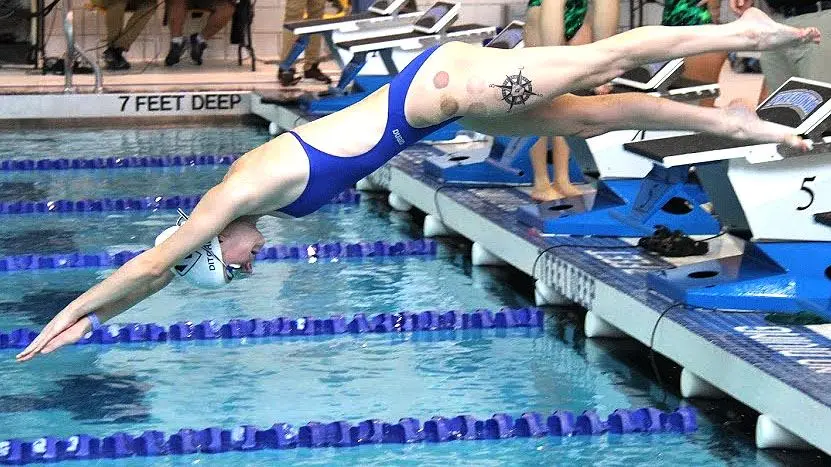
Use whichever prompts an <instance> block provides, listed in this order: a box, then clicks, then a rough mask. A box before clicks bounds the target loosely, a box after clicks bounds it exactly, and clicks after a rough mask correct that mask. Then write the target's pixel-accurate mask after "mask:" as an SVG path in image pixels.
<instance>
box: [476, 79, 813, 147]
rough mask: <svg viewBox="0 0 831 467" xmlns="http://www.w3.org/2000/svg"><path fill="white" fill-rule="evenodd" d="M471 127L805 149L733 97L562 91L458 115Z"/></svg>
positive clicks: (790, 132) (510, 132) (505, 132)
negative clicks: (524, 108)
mask: <svg viewBox="0 0 831 467" xmlns="http://www.w3.org/2000/svg"><path fill="white" fill-rule="evenodd" d="M461 123H462V125H464V126H465V127H468V128H470V129H472V130H475V131H478V132H481V133H486V134H495V135H529V134H532V135H539V136H567V135H575V136H582V137H584V138H588V137H591V136H596V135H600V134H603V133H606V132H609V131H614V130H682V131H695V132H701V133H710V134H714V135H719V136H726V137H729V138H734V139H739V140H746V141H753V142H757V143H784V144H787V145H788V146H791V147H795V148H799V149H807V148H808V144H809V143H808V142H807V141H804V140H803V139H802V138H800V137H799V136H797V135H795V134H794V132H793V129H792V128H788V127H786V126H783V125H779V124H776V123H772V122H766V121H764V120H761V119H760V118H759V117H758V116H757V115H756V113H755V112H754V111H753V109H752V108H750V107H748V106H746V105H744V104H742V103H740V102H738V101H736V102H733V103H731V104H730V105H729V106H728V107H725V108H713V107H701V106H697V105H690V104H684V103H680V102H675V101H673V100H670V99H665V98H660V97H653V96H647V95H644V94H641V93H625V94H612V95H605V96H589V97H580V96H575V95H574V94H565V95H562V96H560V97H558V98H556V99H554V101H552V102H551V104H549V105H544V106H543V105H541V106H538V107H535V108H534V109H532V110H529V111H528V112H525V113H522V114H516V115H510V116H506V117H504V118H501V119H470V118H464V119H462V120H461Z"/></svg>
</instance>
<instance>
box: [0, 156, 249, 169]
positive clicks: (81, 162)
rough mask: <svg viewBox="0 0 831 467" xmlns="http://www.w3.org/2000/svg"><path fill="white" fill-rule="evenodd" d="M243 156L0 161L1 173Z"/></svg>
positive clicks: (224, 161) (211, 161)
mask: <svg viewBox="0 0 831 467" xmlns="http://www.w3.org/2000/svg"><path fill="white" fill-rule="evenodd" d="M240 157H242V154H240V153H236V154H226V155H212V154H194V155H188V156H181V155H180V156H176V155H174V156H124V157H114V156H113V157H79V158H66V157H61V158H55V159H45V158H40V159H8V160H3V161H0V172H17V171H34V170H37V171H46V170H92V169H132V168H156V167H193V166H217V165H219V166H221V165H231V164H233V163H234V161H236V160H237V159H239V158H240Z"/></svg>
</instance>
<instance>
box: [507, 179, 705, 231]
mask: <svg viewBox="0 0 831 467" xmlns="http://www.w3.org/2000/svg"><path fill="white" fill-rule="evenodd" d="M688 174H689V167H672V168H664V167H659V166H655V167H654V168H653V170H652V171H651V172H650V173H649V174H648V175H647V176H646V178H644V179H643V180H637V179H634V180H601V181H600V182H598V186H597V192H595V193H587V194H584V195H583V196H579V197H569V198H564V199H561V200H556V201H549V202H546V203H540V204H534V205H527V206H521V207H520V208H519V210H518V211H517V218H518V220H519V221H520V222H522V223H523V224H526V225H529V226H531V227H534V228H536V229H538V230H539V231H541V232H543V233H546V234H560V235H590V236H595V237H642V236H645V235H650V234H651V233H653V232H654V230H655V227H656V226H658V225H667V226H672V228H673V229H680V230H682V231H684V232H687V233H689V234H705V235H706V234H716V233H718V232H719V229H720V226H719V223H718V221H716V220H715V219H714V218H713V217H712V216H711V215H710V214H709V213H707V212H706V211H704V210H703V209H702V208H701V206H700V205H701V204H704V203H706V202H707V201H706V200H707V196H706V194H705V193H704V191H703V190H702V189H701V188H700V187H699V186H698V185H696V184H694V183H690V182H689V181H688Z"/></svg>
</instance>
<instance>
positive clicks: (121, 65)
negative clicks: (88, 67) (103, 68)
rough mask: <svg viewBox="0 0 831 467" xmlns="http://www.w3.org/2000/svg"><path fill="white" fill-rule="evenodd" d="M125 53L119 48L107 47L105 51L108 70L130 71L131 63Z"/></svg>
mask: <svg viewBox="0 0 831 467" xmlns="http://www.w3.org/2000/svg"><path fill="white" fill-rule="evenodd" d="M123 53H124V51H123V50H122V49H120V48H117V47H107V50H105V51H104V62H105V63H106V64H107V69H108V70H129V69H130V62H128V61H127V60H126V59H125V58H124V55H122V54H123Z"/></svg>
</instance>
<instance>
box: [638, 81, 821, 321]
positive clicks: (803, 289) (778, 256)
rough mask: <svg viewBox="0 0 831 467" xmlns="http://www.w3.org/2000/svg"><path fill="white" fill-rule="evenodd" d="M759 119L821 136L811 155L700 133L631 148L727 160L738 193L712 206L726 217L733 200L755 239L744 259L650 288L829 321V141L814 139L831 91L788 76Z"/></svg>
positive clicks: (672, 274)
mask: <svg viewBox="0 0 831 467" xmlns="http://www.w3.org/2000/svg"><path fill="white" fill-rule="evenodd" d="M797 104H799V105H801V106H800V107H797ZM757 113H758V114H759V116H760V117H761V118H763V119H766V120H770V121H774V122H776V123H781V124H788V125H789V126H791V127H795V130H794V133H795V134H801V135H806V136H808V137H811V138H815V142H814V147H813V149H812V150H811V151H809V152H797V151H793V150H790V149H787V148H782V147H777V145H775V144H744V143H740V142H736V141H734V140H724V139H719V138H713V137H711V136H706V137H705V136H703V135H692V136H684V137H679V138H669V139H666V140H652V141H644V142H640V143H632V144H631V145H627V146H631V147H630V149H631V150H633V151H635V152H637V153H639V154H643V155H646V156H648V157H652V158H654V159H655V160H656V161H657V160H661V161H662V164H663V165H665V166H673V165H681V164H685V163H689V161H694V163H695V164H696V165H701V164H707V163H720V162H722V161H728V163H727V166H728V169H727V173H726V176H727V178H728V179H729V184H728V185H729V187H730V188H731V189H732V191H730V192H729V193H728V192H724V193H721V194H720V195H719V196H716V193H715V192H713V197H712V202H713V206H714V208H715V211H716V213H721V212H722V211H727V210H729V209H730V205H731V204H730V203H731V201H730V198H735V199H737V200H738V203H739V205H740V207H741V209H740V210H741V211H742V212H741V213H740V216H741V217H742V218H743V223H746V225H747V228H749V230H750V231H751V234H752V238H753V240H752V241H751V242H748V243H747V244H746V246H745V248H744V251H743V253H742V254H741V255H738V256H733V257H728V258H722V259H716V260H708V261H703V262H701V263H697V264H691V265H687V266H681V267H677V268H674V269H671V270H667V271H657V272H653V273H650V274H649V276H648V285H649V288H650V289H653V290H655V291H657V292H659V293H661V294H663V295H666V296H667V297H669V298H671V299H673V300H677V301H679V302H681V303H684V304H686V305H689V306H697V307H706V308H716V309H734V310H748V311H751V310H761V311H776V312H785V313H794V312H799V311H812V312H815V313H818V314H820V315H822V316H824V317H825V318H828V319H831V184H828V183H821V182H820V180H824V181H827V180H829V179H831V164H828V161H829V160H830V159H829V158H831V139H828V138H826V139H825V140H821V139H820V140H819V141H817V140H816V139H817V138H821V133H822V132H823V131H824V130H825V129H827V128H828V124H829V123H831V122H829V115H831V85H828V84H825V83H820V82H816V81H808V80H802V79H799V78H791V79H790V80H788V81H787V82H786V83H785V84H783V85H782V86H781V87H780V88H779V89H777V90H776V91H775V92H774V93H772V94H771V95H770V96H769V97H768V99H767V100H766V101H765V102H763V103H762V104H760V106H759V107H758V108H757ZM782 118H788V119H790V120H789V121H787V122H785V121H782ZM799 122H801V123H799ZM794 123H797V124H796V125H795V124H794ZM682 138H683V140H681V139H682ZM800 181H801V186H800ZM708 185H709V183H705V186H708ZM722 185H723V184H722ZM734 210H735V209H734ZM725 214H726V215H728V217H729V215H733V216H735V215H736V214H735V213H729V212H727V213H725Z"/></svg>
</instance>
